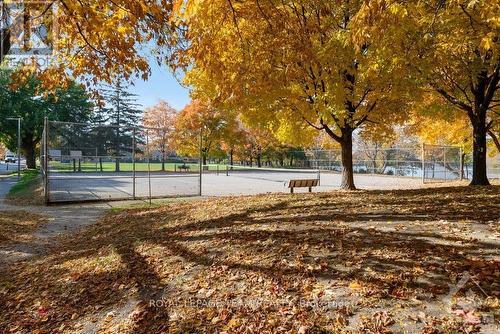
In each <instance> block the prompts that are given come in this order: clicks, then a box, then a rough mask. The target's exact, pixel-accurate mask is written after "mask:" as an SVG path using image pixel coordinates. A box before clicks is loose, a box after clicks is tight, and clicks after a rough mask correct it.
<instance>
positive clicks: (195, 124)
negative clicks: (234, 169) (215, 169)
mask: <svg viewBox="0 0 500 334" xmlns="http://www.w3.org/2000/svg"><path fill="white" fill-rule="evenodd" d="M228 124H229V123H228V122H227V120H226V114H225V113H224V112H222V111H221V110H218V109H216V108H214V107H213V106H212V105H211V104H210V103H209V102H207V101H205V100H194V101H192V102H191V103H190V104H189V105H187V106H186V107H185V108H184V109H182V110H181V112H180V113H179V114H178V115H177V117H176V120H175V132H174V137H175V148H176V150H177V152H179V153H181V154H186V155H189V156H199V155H200V151H201V155H202V159H203V164H204V165H206V163H207V158H208V157H210V156H219V157H223V156H224V155H225V153H224V152H223V151H222V145H221V143H222V141H223V139H224V137H225V134H226V132H227V128H228ZM200 136H201V138H200ZM200 141H201V149H200Z"/></svg>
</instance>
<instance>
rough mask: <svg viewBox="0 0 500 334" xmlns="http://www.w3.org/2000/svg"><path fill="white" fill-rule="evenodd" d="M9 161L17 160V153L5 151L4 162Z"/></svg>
mask: <svg viewBox="0 0 500 334" xmlns="http://www.w3.org/2000/svg"><path fill="white" fill-rule="evenodd" d="M9 162H12V163H15V162H17V155H15V154H14V153H12V152H7V153H5V163H9Z"/></svg>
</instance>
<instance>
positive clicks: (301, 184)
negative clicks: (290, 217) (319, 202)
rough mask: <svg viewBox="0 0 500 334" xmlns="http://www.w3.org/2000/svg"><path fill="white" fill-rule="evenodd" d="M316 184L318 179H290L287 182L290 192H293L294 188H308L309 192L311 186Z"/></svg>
mask: <svg viewBox="0 0 500 334" xmlns="http://www.w3.org/2000/svg"><path fill="white" fill-rule="evenodd" d="M318 185H319V180H318V179H309V180H290V182H288V188H290V193H291V194H293V189H294V188H309V192H312V187H317V186H318Z"/></svg>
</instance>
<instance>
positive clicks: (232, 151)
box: [229, 149, 234, 166]
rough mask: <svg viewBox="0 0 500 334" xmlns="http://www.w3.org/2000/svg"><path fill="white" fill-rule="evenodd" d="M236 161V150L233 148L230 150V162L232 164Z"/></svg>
mask: <svg viewBox="0 0 500 334" xmlns="http://www.w3.org/2000/svg"><path fill="white" fill-rule="evenodd" d="M233 162H234V150H232V149H231V152H229V164H230V165H231V166H232V165H233Z"/></svg>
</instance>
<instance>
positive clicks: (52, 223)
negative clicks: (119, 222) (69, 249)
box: [0, 177, 111, 266]
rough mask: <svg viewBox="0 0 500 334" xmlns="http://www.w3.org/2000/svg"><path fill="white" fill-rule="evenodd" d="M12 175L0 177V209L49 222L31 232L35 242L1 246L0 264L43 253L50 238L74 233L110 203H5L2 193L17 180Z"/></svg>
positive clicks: (99, 214) (98, 215) (97, 216)
mask: <svg viewBox="0 0 500 334" xmlns="http://www.w3.org/2000/svg"><path fill="white" fill-rule="evenodd" d="M16 180H17V179H16V178H15V177H8V178H6V177H1V178H0V211H28V212H31V213H36V214H41V215H44V216H46V217H47V218H48V223H47V224H44V225H43V226H42V227H40V228H39V229H38V230H37V231H36V232H35V233H34V234H33V235H34V236H35V239H34V241H32V242H29V243H16V244H11V245H8V246H5V247H0V266H2V264H3V265H5V264H8V263H12V262H15V261H18V260H22V259H25V258H28V257H31V256H34V255H39V254H43V253H44V252H45V250H46V249H47V247H48V246H50V243H51V241H52V239H53V238H54V237H56V236H58V235H61V234H68V233H75V232H77V231H78V230H80V229H82V228H83V227H86V226H88V225H91V224H93V223H95V222H96V221H97V219H98V218H99V217H101V216H102V215H103V214H104V213H105V212H106V211H107V210H108V209H109V208H110V207H111V206H110V205H109V204H106V203H99V204H86V205H67V206H54V207H42V206H14V205H10V204H7V203H5V196H6V195H7V193H8V192H9V190H10V188H11V187H12V186H13V185H14V184H15V183H16Z"/></svg>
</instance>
